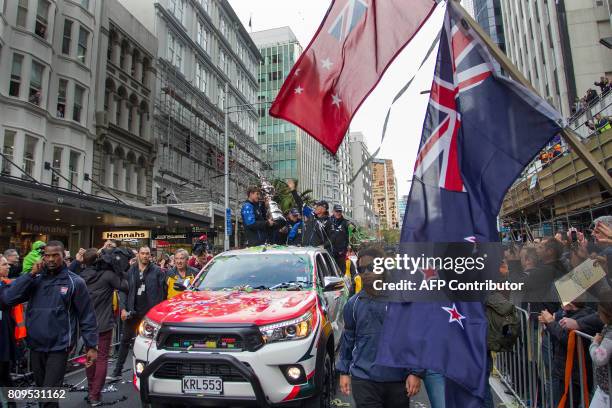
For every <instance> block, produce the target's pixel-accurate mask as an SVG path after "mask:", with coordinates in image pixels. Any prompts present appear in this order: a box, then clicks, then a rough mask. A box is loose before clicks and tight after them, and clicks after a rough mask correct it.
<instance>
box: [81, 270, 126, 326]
mask: <svg viewBox="0 0 612 408" xmlns="http://www.w3.org/2000/svg"><path fill="white" fill-rule="evenodd" d="M81 278H83V280H84V281H85V283H86V284H87V290H89V296H90V297H91V301H92V303H93V307H94V310H95V311H96V320H97V322H98V333H103V332H105V331H108V330H111V329H112V328H113V326H114V325H115V319H114V317H113V292H114V291H115V290H120V291H122V292H126V293H127V291H128V284H127V281H126V280H124V279H121V278H120V277H119V276H118V275H117V274H116V273H115V272H113V271H111V270H109V269H102V270H98V269H97V268H96V267H95V266H88V267H85V268H84V269H83V270H82V271H81Z"/></svg>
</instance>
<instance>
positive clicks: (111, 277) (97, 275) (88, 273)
mask: <svg viewBox="0 0 612 408" xmlns="http://www.w3.org/2000/svg"><path fill="white" fill-rule="evenodd" d="M81 260H82V266H83V270H82V272H81V277H82V278H83V280H84V281H85V284H86V285H87V289H88V290H89V294H90V297H91V301H92V303H93V307H94V311H95V313H96V321H97V323H98V325H97V331H98V359H97V361H96V362H95V363H94V364H92V365H91V366H90V367H88V368H87V369H86V373H87V383H88V390H89V395H88V401H89V404H90V405H91V406H93V407H96V406H100V405H102V395H101V391H102V387H103V386H104V380H105V378H106V370H107V368H108V355H109V352H110V346H111V341H112V338H113V328H114V327H115V316H114V314H113V294H114V291H115V290H119V291H122V292H127V290H128V284H127V282H126V281H125V280H124V279H122V275H120V274H118V273H116V272H115V271H114V269H113V262H114V257H113V256H112V255H110V254H103V255H101V256H100V258H99V259H98V250H97V249H96V248H89V249H87V250H84V252H83V255H82V258H81Z"/></svg>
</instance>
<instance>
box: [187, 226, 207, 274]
mask: <svg viewBox="0 0 612 408" xmlns="http://www.w3.org/2000/svg"><path fill="white" fill-rule="evenodd" d="M210 252H211V248H210V244H209V243H208V236H207V235H206V234H204V235H200V237H199V238H198V240H197V241H196V243H195V244H193V248H192V249H191V253H192V254H193V256H192V257H191V258H189V261H188V262H187V264H188V265H189V266H190V267H191V268H195V269H197V270H198V272H199V271H200V270H201V269H202V268H203V267H204V266H205V265H206V264H207V263H208V261H210V260H211V259H212V258H213V257H212V255H211V254H210Z"/></svg>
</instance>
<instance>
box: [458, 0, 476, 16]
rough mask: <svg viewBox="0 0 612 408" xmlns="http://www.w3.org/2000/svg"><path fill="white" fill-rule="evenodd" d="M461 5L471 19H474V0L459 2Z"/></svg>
mask: <svg viewBox="0 0 612 408" xmlns="http://www.w3.org/2000/svg"><path fill="white" fill-rule="evenodd" d="M461 5H462V6H463V8H464V9H465V11H467V12H468V13H469V14H470V15H471V16H472V17H475V16H476V14H475V13H474V0H461Z"/></svg>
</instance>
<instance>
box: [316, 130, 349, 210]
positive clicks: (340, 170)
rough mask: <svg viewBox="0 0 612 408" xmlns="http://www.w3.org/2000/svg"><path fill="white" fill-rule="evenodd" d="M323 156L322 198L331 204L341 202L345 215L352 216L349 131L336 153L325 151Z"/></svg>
mask: <svg viewBox="0 0 612 408" xmlns="http://www.w3.org/2000/svg"><path fill="white" fill-rule="evenodd" d="M323 157H324V160H323V172H322V173H321V176H322V178H321V180H322V187H323V190H322V195H321V198H322V199H324V200H326V201H328V202H329V203H330V206H333V205H334V204H340V205H341V206H342V207H343V208H344V215H345V216H346V217H348V218H352V217H353V185H352V184H349V183H348V182H349V181H350V180H351V178H352V176H353V166H352V160H351V153H350V147H349V135H348V133H347V134H346V136H344V140H342V143H341V144H340V146H339V147H338V151H337V152H336V154H335V155H332V154H330V153H329V152H328V151H325V152H324V155H323ZM330 211H331V208H330Z"/></svg>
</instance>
